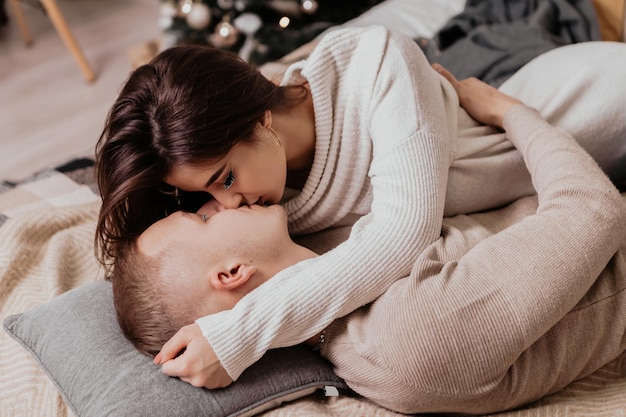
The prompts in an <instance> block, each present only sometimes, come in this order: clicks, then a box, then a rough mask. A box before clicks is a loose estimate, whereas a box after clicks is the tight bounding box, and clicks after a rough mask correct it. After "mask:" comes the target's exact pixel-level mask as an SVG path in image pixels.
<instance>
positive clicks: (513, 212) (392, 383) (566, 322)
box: [113, 69, 626, 414]
mask: <svg viewBox="0 0 626 417" xmlns="http://www.w3.org/2000/svg"><path fill="white" fill-rule="evenodd" d="M439 70H440V71H441V72H442V74H443V75H444V76H446V77H447V78H448V79H449V80H450V81H451V82H452V83H453V85H454V86H455V88H456V89H457V91H458V92H459V96H460V98H461V104H462V105H464V107H465V108H466V109H467V110H468V112H469V113H470V114H471V115H472V116H473V117H475V118H476V119H478V120H480V121H483V122H489V123H491V124H494V125H496V126H501V127H503V128H504V129H505V130H506V131H507V133H508V134H509V137H510V140H511V141H512V142H513V143H514V145H515V146H516V147H517V148H518V149H519V150H520V152H521V153H522V155H523V156H524V159H525V161H526V164H527V165H528V168H529V172H530V173H531V174H532V175H533V181H534V185H535V188H536V190H537V193H538V203H537V200H535V199H533V198H526V199H522V200H519V201H517V202H515V203H513V204H512V205H510V206H508V207H505V208H502V209H500V210H497V211H493V212H489V213H479V214H474V215H469V216H466V215H460V216H456V217H454V218H449V219H445V220H444V226H443V230H442V236H441V238H440V239H439V240H438V241H437V242H435V243H434V244H432V245H431V246H429V247H428V248H427V249H426V250H425V251H424V252H423V253H422V255H421V256H420V257H419V258H418V260H417V261H416V262H415V263H414V264H413V269H412V271H411V274H410V276H408V277H406V278H403V279H400V280H398V281H396V282H395V283H394V284H393V285H392V286H391V287H390V288H389V289H388V290H387V292H386V293H385V294H383V295H382V296H381V297H380V298H379V299H377V300H376V301H375V302H373V303H371V304H370V305H367V306H364V307H362V308H360V309H358V310H356V311H354V312H352V313H351V314H348V315H347V316H344V317H340V318H337V319H336V320H335V321H333V322H332V323H329V325H328V326H327V327H326V329H325V330H324V332H323V333H322V335H323V338H320V337H319V335H318V336H316V337H313V338H312V340H311V341H310V343H315V344H318V345H319V347H320V348H321V349H320V352H321V354H322V355H323V356H325V357H326V358H328V359H329V360H330V361H331V362H332V363H333V365H334V366H335V370H336V372H337V374H338V375H339V376H341V377H342V378H344V379H345V380H346V382H347V383H348V384H349V385H350V386H351V387H352V388H353V389H354V390H355V391H357V392H358V393H360V394H362V395H364V396H366V397H368V398H370V399H372V400H373V401H375V402H377V403H379V404H381V405H383V406H385V407H388V408H390V409H393V410H396V411H400V412H404V413H426V412H457V413H473V414H483V413H493V412H499V411H503V410H506V409H509V408H513V407H517V406H520V405H522V404H526V403H528V402H530V401H533V400H536V399H538V398H541V397H542V396H545V395H547V394H550V393H552V392H555V391H558V390H560V389H561V388H563V387H564V386H566V385H567V384H568V383H570V382H571V381H573V380H575V379H577V378H581V377H583V376H585V375H588V374H589V373H591V372H593V371H595V370H596V369H598V368H599V367H601V366H602V365H604V364H606V363H607V362H609V361H611V360H613V359H614V358H616V357H617V356H618V355H620V354H621V353H622V352H623V351H624V350H625V349H626V338H625V337H624V331H625V329H626V291H624V290H626V260H625V257H624V253H626V205H625V203H624V200H623V198H622V197H621V196H620V194H619V192H618V191H617V189H616V188H615V187H614V185H613V184H611V182H610V181H609V180H608V179H607V178H606V176H605V175H604V173H603V172H602V171H601V170H600V169H599V167H598V166H597V164H596V163H595V162H594V161H593V160H592V159H591V158H590V157H589V155H587V154H586V153H585V152H584V151H583V150H582V149H581V148H580V147H579V146H578V145H577V144H576V143H575V141H574V140H573V139H572V138H571V137H570V136H569V135H567V134H566V133H565V132H563V131H561V130H560V129H556V128H553V127H552V126H550V125H548V124H547V123H545V122H544V121H543V120H542V119H541V118H540V117H539V115H538V114H537V113H536V112H535V111H534V110H532V109H530V108H527V107H525V106H523V105H519V102H508V101H507V100H504V101H502V97H501V95H502V94H501V93H499V92H497V90H491V89H488V88H487V89H485V87H483V86H481V85H480V84H478V85H477V84H476V82H477V81H476V80H465V81H461V82H459V81H456V80H454V79H453V78H452V77H451V76H450V75H449V74H448V73H447V72H446V71H445V70H443V69H439ZM503 103H504V104H503ZM493 107H495V108H496V111H495V112H494V111H492V110H493ZM494 115H495V116H494ZM198 213H199V214H193V213H180V212H179V213H175V214H173V215H172V216H170V217H168V218H166V219H164V220H162V221H160V222H158V223H156V224H155V225H153V226H152V227H151V228H149V229H148V230H147V231H146V232H144V234H143V235H142V236H141V237H140V238H139V240H138V241H137V243H136V245H134V250H130V251H129V255H128V256H125V257H123V258H128V259H119V260H116V262H117V263H116V266H115V268H114V273H115V275H114V277H113V284H114V291H115V296H116V303H118V314H119V317H120V322H121V323H122V327H123V328H124V327H125V332H126V333H127V334H131V336H132V331H130V330H129V329H130V328H131V327H132V324H131V325H126V324H124V320H128V319H130V321H131V322H132V319H133V317H135V318H136V317H138V316H136V315H134V314H130V313H129V312H128V311H125V310H124V309H123V308H120V306H123V305H126V306H128V305H131V304H134V303H128V302H127V303H124V302H123V300H124V297H128V294H129V293H130V292H131V291H129V288H131V287H132V286H133V285H135V283H136V282H138V281H140V280H141V279H140V278H141V271H145V272H146V273H147V279H146V278H145V277H144V281H147V282H148V283H149V285H148V286H152V288H153V289H154V291H155V293H154V294H155V299H156V298H158V297H157V296H160V300H161V301H160V303H161V304H163V305H164V306H165V307H164V309H163V311H164V313H163V314H170V315H171V316H172V317H182V319H181V320H180V321H178V322H176V324H175V326H174V327H173V329H170V331H169V333H170V334H171V333H172V332H173V331H175V329H176V328H177V327H178V326H179V324H183V323H185V322H188V323H190V322H192V321H193V320H195V319H196V318H198V317H202V316H205V315H208V314H212V313H214V312H217V311H221V310H224V309H230V308H237V307H236V303H237V301H238V300H239V299H241V298H242V297H244V296H245V294H247V293H249V292H250V291H254V289H255V288H257V287H258V286H260V285H264V286H266V285H269V286H271V285H272V280H271V277H272V276H273V275H274V274H276V273H277V272H278V271H280V270H282V269H283V268H287V267H290V266H291V265H293V264H295V263H297V262H306V260H307V259H309V258H311V257H312V256H314V253H312V252H311V251H309V250H308V249H306V248H304V247H302V246H299V245H296V244H295V243H294V242H293V241H292V240H291V239H290V238H289V235H288V233H287V229H286V219H285V217H284V212H283V211H282V209H281V208H280V207H278V206H272V207H254V206H252V207H242V208H240V209H237V210H224V211H219V212H216V213H205V212H204V211H203V209H200V211H199V212H198ZM132 254H135V255H137V254H138V258H140V259H141V261H139V262H140V263H139V265H140V266H141V267H140V268H135V270H137V271H139V272H140V273H139V274H135V275H133V274H131V273H128V272H127V271H128V270H129V269H130V270H132V265H133V264H134V261H133V255H132ZM398 262H402V260H401V259H399V260H398ZM301 265H302V264H301ZM129 266H130V268H129ZM181 272H182V273H181ZM338 272H340V271H338ZM133 276H134V277H133ZM144 276H145V274H144ZM157 276H158V277H160V278H155V277H157ZM129 277H133V278H129ZM338 279H340V273H339V274H338ZM124 282H130V284H128V285H126V286H124V284H123V283H124ZM116 287H118V288H119V289H118V290H116V289H115V288H116ZM279 290H280V289H279V288H276V293H277V294H278V293H279ZM310 297H311V299H312V300H315V297H316V294H310ZM298 307H299V306H294V308H298ZM144 310H148V311H152V310H153V309H151V308H150V307H147V308H144ZM160 314H161V313H157V315H156V321H154V323H153V324H152V325H149V326H145V325H144V327H148V328H149V329H153V328H155V327H162V325H163V322H164V321H169V320H163V319H162V317H161V320H159V315H160ZM609 321H611V326H608V325H607V323H609ZM201 325H202V319H198V320H196V323H195V324H191V325H188V326H185V327H183V328H182V329H181V330H180V331H179V332H178V333H176V335H175V336H174V337H173V338H172V339H171V340H170V341H169V342H167V343H166V344H165V345H164V346H163V348H162V350H161V352H160V353H159V354H158V355H157V357H156V360H155V361H156V362H157V363H163V371H164V372H165V373H167V374H168V375H171V376H177V377H180V378H181V379H183V380H185V381H187V382H189V383H191V384H193V385H196V386H205V385H207V382H206V379H205V377H203V372H204V371H203V367H204V366H205V364H203V363H202V361H198V360H193V359H189V358H193V355H189V354H188V353H189V351H196V350H198V349H200V350H201V349H202V348H203V347H202V346H204V345H203V343H204V344H206V345H208V343H206V340H204V339H203V338H202V331H201ZM259 326H263V323H259ZM138 327H142V324H140V325H139V326H138ZM313 333H317V330H314V331H313ZM198 334H199V336H198ZM311 336H314V335H313V334H310V335H306V337H304V336H303V335H294V338H293V341H292V342H293V344H296V343H299V342H302V341H304V340H305V339H307V338H309V337H311ZM167 337H168V336H167V335H165V336H163V338H162V340H161V342H162V341H163V340H165V339H166V338H167ZM320 342H323V343H320ZM159 343H160V342H159ZM159 343H156V344H155V346H156V347H155V348H154V349H151V350H150V353H156V351H157V350H158V344H159ZM242 343H245V341H242ZM183 348H185V349H186V351H185V353H184V354H182V355H180V356H179V357H176V356H177V354H178V353H179V351H180V350H181V349H183ZM225 378H228V376H227V375H226V377H225Z"/></svg>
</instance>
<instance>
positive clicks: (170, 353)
mask: <svg viewBox="0 0 626 417" xmlns="http://www.w3.org/2000/svg"><path fill="white" fill-rule="evenodd" d="M190 326H191V325H190ZM190 326H185V327H183V328H181V329H180V330H179V331H177V332H176V334H175V335H174V336H172V338H171V339H170V340H168V341H167V342H166V343H165V344H164V345H163V347H162V348H161V352H159V353H158V354H157V355H156V356H155V358H154V363H155V364H157V365H160V364H162V363H165V362H167V361H169V360H172V359H174V358H175V357H176V356H177V355H178V353H179V352H180V351H181V350H183V349H184V348H186V347H187V345H188V344H189V342H190V341H191V337H192V333H191V332H190V328H189V327H190Z"/></svg>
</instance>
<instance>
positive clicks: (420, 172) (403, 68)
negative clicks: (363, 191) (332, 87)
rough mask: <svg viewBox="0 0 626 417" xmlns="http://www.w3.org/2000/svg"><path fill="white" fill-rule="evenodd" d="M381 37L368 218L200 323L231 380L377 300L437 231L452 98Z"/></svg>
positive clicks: (414, 52) (371, 115) (405, 48)
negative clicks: (269, 355) (340, 239)
mask: <svg viewBox="0 0 626 417" xmlns="http://www.w3.org/2000/svg"><path fill="white" fill-rule="evenodd" d="M381 34H384V36H385V37H387V36H388V38H386V43H385V51H384V56H383V59H382V60H381V62H380V64H379V66H380V67H379V68H377V69H374V70H375V71H377V74H378V75H377V78H376V81H375V85H374V86H366V87H365V88H368V89H371V90H372V92H371V94H370V95H369V97H370V103H368V105H367V107H368V114H366V115H364V117H365V118H366V119H367V120H366V122H367V123H368V124H369V125H368V129H367V132H368V134H369V136H370V139H371V141H372V143H373V145H372V146H373V157H372V162H371V164H370V167H369V173H368V175H369V177H370V179H371V185H372V204H371V211H370V212H369V213H368V214H366V215H365V216H363V217H362V218H361V219H360V220H359V221H357V222H356V224H355V225H354V227H353V228H352V232H351V234H350V236H349V238H348V239H347V241H345V242H344V243H342V244H341V245H339V246H338V247H336V248H335V249H333V250H331V251H329V252H327V253H325V254H323V255H322V256H320V257H317V258H315V259H310V260H307V261H304V262H301V263H299V264H297V265H295V266H292V267H290V268H288V269H286V270H284V271H282V272H281V273H279V274H277V275H276V276H274V277H273V278H272V279H271V280H269V281H268V282H266V283H265V284H263V285H262V286H261V287H259V288H258V289H257V290H255V291H254V292H252V293H251V294H248V295H247V296H246V297H244V298H243V299H242V300H241V301H240V302H239V303H238V304H237V305H236V306H235V307H234V308H233V309H232V310H228V311H223V312H220V313H217V314H214V315H211V316H207V317H203V318H201V319H199V320H197V321H196V322H197V323H198V324H199V325H200V327H201V328H202V331H203V334H204V335H205V337H206V338H207V340H208V341H209V343H210V344H211V346H212V347H213V349H214V351H215V352H216V354H217V356H218V358H219V359H220V361H221V363H222V365H223V367H224V369H225V370H226V371H227V372H228V374H229V375H230V376H231V378H233V379H237V378H238V377H239V375H240V374H241V373H242V372H243V371H244V370H245V369H246V368H247V367H248V366H250V365H251V364H253V363H254V362H256V361H257V360H258V359H259V358H260V357H261V356H262V355H263V354H264V353H265V352H266V351H267V350H268V349H271V348H278V347H283V346H289V345H294V344H297V343H301V342H303V341H304V340H306V339H308V338H310V337H311V336H313V335H314V334H316V333H318V332H319V331H321V330H322V329H324V328H325V327H326V326H327V325H328V324H329V323H331V322H332V321H333V320H335V319H336V318H338V317H341V316H344V315H346V314H348V313H350V312H351V311H353V310H355V309H357V308H359V307H360V306H362V305H364V304H367V303H369V302H371V301H372V300H374V299H375V298H376V297H378V296H379V295H380V294H382V293H383V292H384V291H385V290H386V289H387V288H388V287H389V286H390V285H391V284H392V283H393V282H394V281H395V280H397V279H399V278H401V277H403V276H405V275H406V274H407V273H408V272H409V271H410V268H411V265H412V263H413V262H414V260H415V258H416V257H417V256H418V255H419V253H420V252H421V250H422V249H423V248H424V247H426V246H427V245H428V244H430V243H432V242H433V241H434V240H435V239H437V237H438V236H439V234H440V230H441V221H442V217H443V205H444V198H445V186H446V183H447V172H448V168H449V164H450V160H451V157H452V156H451V154H452V151H451V147H452V145H451V144H452V142H453V140H452V138H451V135H452V130H451V127H450V126H451V125H452V124H454V126H456V120H454V121H453V123H451V122H450V120H448V118H447V116H448V114H447V113H446V112H447V108H446V106H447V105H449V103H450V102H451V99H450V97H449V96H448V97H446V94H448V95H449V93H450V92H449V91H447V90H446V89H447V88H448V86H447V84H442V83H441V79H440V77H438V75H437V74H436V72H435V71H433V70H432V69H431V68H430V66H429V65H428V63H427V61H426V59H425V58H424V57H423V55H421V54H420V53H419V50H418V48H417V46H416V45H415V44H414V43H413V42H412V41H411V40H409V39H405V38H402V37H395V36H394V35H389V34H388V33H387V32H386V31H385V32H381ZM322 46H323V45H322ZM453 96H454V97H456V96H455V95H454V94H453ZM452 103H453V104H454V107H455V108H456V107H457V106H458V102H454V100H452ZM359 123H362V121H360V122H359ZM335 180H337V179H335ZM343 180H344V181H350V178H347V177H346V178H344V179H343Z"/></svg>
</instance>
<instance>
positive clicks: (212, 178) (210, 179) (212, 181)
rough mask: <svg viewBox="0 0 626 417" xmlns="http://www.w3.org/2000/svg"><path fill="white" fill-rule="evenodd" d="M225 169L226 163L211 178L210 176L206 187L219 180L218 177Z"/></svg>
mask: <svg viewBox="0 0 626 417" xmlns="http://www.w3.org/2000/svg"><path fill="white" fill-rule="evenodd" d="M225 169H226V164H224V165H222V166H221V167H220V168H219V169H218V170H217V171H215V174H213V175H211V178H209V180H208V181H207V182H206V184H204V188H209V187H210V186H211V184H213V183H214V182H215V181H217V179H218V178H219V177H220V176H221V175H222V172H224V170H225Z"/></svg>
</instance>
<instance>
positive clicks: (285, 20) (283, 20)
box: [278, 16, 291, 29]
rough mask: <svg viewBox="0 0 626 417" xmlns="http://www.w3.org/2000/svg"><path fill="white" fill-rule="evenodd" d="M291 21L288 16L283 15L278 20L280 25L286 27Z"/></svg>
mask: <svg viewBox="0 0 626 417" xmlns="http://www.w3.org/2000/svg"><path fill="white" fill-rule="evenodd" d="M289 23H291V20H290V19H289V18H288V17H287V16H283V17H281V18H280V20H279V21H278V26H280V27H281V28H283V29H285V28H286V27H287V26H289Z"/></svg>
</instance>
